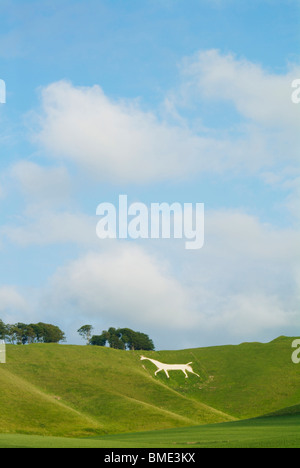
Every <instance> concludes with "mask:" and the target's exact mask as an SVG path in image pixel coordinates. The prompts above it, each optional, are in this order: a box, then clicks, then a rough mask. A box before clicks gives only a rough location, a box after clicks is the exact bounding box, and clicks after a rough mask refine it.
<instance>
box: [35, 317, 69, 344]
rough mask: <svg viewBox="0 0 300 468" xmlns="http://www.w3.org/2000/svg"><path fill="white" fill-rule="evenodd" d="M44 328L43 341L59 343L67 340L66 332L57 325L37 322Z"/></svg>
mask: <svg viewBox="0 0 300 468" xmlns="http://www.w3.org/2000/svg"><path fill="white" fill-rule="evenodd" d="M37 325H38V326H39V327H40V328H41V330H42V334H43V335H42V336H43V338H42V341H43V343H59V342H60V341H65V339H66V338H65V334H64V332H62V331H61V330H60V329H59V328H58V327H57V326H55V325H51V324H49V323H42V322H39V323H38V324H37Z"/></svg>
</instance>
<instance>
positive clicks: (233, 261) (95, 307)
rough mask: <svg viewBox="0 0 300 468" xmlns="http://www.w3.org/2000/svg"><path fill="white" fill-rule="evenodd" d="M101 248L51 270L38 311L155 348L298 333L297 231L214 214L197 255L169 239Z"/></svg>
mask: <svg viewBox="0 0 300 468" xmlns="http://www.w3.org/2000/svg"><path fill="white" fill-rule="evenodd" d="M104 242H105V244H104V243H102V248H103V249H105V250H103V251H101V252H99V251H97V250H94V251H91V252H90V253H88V254H86V255H82V256H81V257H80V258H78V259H77V260H74V261H72V262H70V263H69V264H68V265H65V266H63V267H61V268H60V269H58V271H57V272H56V274H55V275H54V276H53V277H52V279H51V281H50V282H49V284H48V285H47V287H45V288H44V290H43V294H42V307H43V309H47V310H49V311H50V310H51V311H55V310H56V311H59V314H60V318H61V319H62V317H63V316H64V317H65V320H70V317H72V320H73V321H74V320H75V319H76V321H77V322H78V320H79V318H81V319H82V320H84V321H89V323H92V324H96V325H97V326H99V332H100V331H101V326H102V325H103V326H111V325H113V326H129V327H132V328H139V329H140V330H141V331H142V330H144V331H146V332H149V333H150V334H151V336H152V337H153V338H155V340H154V341H155V342H156V344H157V346H158V347H160V348H162V347H168V346H172V347H175V346H176V347H182V346H201V345H202V344H203V343H206V344H211V343H214V342H215V343H216V342H219V343H226V342H227V343H228V342H231V341H233V342H239V341H243V340H249V341H251V340H259V339H260V338H261V337H265V336H269V337H270V338H272V337H275V336H277V335H279V334H283V333H288V332H289V331H291V330H293V329H295V328H296V327H300V319H299V314H298V303H299V294H300V291H299V268H298V265H299V260H300V252H299V250H300V249H299V234H298V232H296V231H293V230H283V229H278V230H277V229H275V228H273V227H271V226H269V225H264V224H262V223H260V222H259V221H258V220H257V219H256V218H254V217H252V216H249V215H246V214H243V213H239V212H231V211H217V212H211V213H208V214H207V216H206V243H205V246H204V247H203V249H202V250H200V251H198V252H196V253H195V252H189V251H185V250H184V249H182V245H181V244H180V241H178V243H176V241H174V240H173V241H172V240H170V241H168V243H165V242H161V241H159V240H157V241H149V244H147V243H143V244H140V245H136V244H132V243H131V242H129V241H128V242H124V243H120V242H119V241H104ZM179 244H180V245H179ZM62 311H63V314H62V313H61V312H62ZM53 315H54V318H57V315H56V313H55V312H53ZM174 343H177V344H176V345H174Z"/></svg>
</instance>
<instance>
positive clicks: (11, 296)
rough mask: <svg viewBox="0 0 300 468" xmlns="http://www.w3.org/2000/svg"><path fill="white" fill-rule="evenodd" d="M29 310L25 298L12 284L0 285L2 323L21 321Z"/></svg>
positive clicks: (0, 316)
mask: <svg viewBox="0 0 300 468" xmlns="http://www.w3.org/2000/svg"><path fill="white" fill-rule="evenodd" d="M29 310H30V306H29V304H28V302H27V300H26V299H25V298H24V297H23V295H22V294H20V293H19V292H18V291H17V289H16V288H15V287H13V286H0V314H1V315H0V318H1V319H2V320H3V322H4V323H14V322H15V321H21V317H23V316H24V314H26V313H27V312H28V311H29Z"/></svg>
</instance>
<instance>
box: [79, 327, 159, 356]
mask: <svg viewBox="0 0 300 468" xmlns="http://www.w3.org/2000/svg"><path fill="white" fill-rule="evenodd" d="M92 330H93V327H92V326H91V325H84V326H83V327H81V328H79V330H78V333H79V334H80V336H82V337H83V338H85V339H86V340H87V344H89V345H92V346H110V347H111V348H115V349H124V350H125V349H127V350H145V351H153V350H154V349H155V348H154V344H153V341H152V340H151V339H150V338H149V336H148V335H146V334H145V333H141V332H136V331H134V330H131V329H130V328H113V327H110V328H109V329H108V330H104V331H103V332H102V333H101V335H93V336H91V334H92Z"/></svg>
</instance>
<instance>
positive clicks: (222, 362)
mask: <svg viewBox="0 0 300 468" xmlns="http://www.w3.org/2000/svg"><path fill="white" fill-rule="evenodd" d="M291 342H292V338H284V337H281V338H280V339H277V340H274V341H273V342H271V343H267V344H261V343H245V344H241V345H239V346H220V347H211V348H198V349H192V350H182V351H161V352H148V353H146V352H145V353H144V354H145V355H147V356H149V357H153V358H155V359H157V360H159V361H162V362H168V363H186V362H189V361H193V368H194V370H195V372H197V373H198V374H200V379H199V378H198V377H196V376H194V375H191V374H190V378H189V379H185V378H184V375H183V374H182V373H181V372H178V371H174V372H172V373H170V376H171V378H170V380H168V379H167V378H166V376H165V375H164V373H160V374H158V376H157V377H154V370H155V369H156V368H155V367H154V366H153V364H152V363H150V362H149V361H140V354H141V353H140V352H124V351H118V350H113V349H108V348H99V347H87V346H69V345H51V344H49V345H47V344H34V345H29V346H12V345H10V346H7V364H5V365H0V395H1V398H0V414H1V420H0V433H1V432H2V433H23V434H41V435H55V436H68V437H78V436H90V435H96V434H98V435H101V436H102V435H105V434H112V433H119V432H135V431H149V430H157V429H167V428H168V429H169V428H176V427H177V428H180V427H188V426H195V425H201V424H212V423H219V422H228V421H232V420H234V419H236V418H250V417H256V416H261V415H263V414H266V413H272V412H278V411H279V413H280V410H282V408H284V407H293V406H294V407H295V408H296V405H299V403H300V365H299V366H297V365H295V364H293V363H292V361H291ZM295 408H294V410H291V414H293V412H294V413H297V412H298V411H297V409H295Z"/></svg>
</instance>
